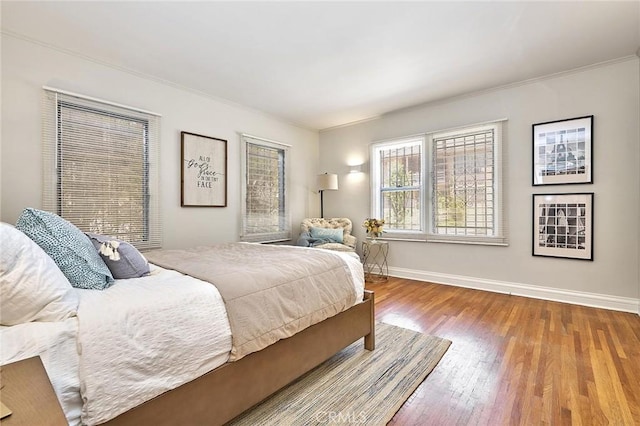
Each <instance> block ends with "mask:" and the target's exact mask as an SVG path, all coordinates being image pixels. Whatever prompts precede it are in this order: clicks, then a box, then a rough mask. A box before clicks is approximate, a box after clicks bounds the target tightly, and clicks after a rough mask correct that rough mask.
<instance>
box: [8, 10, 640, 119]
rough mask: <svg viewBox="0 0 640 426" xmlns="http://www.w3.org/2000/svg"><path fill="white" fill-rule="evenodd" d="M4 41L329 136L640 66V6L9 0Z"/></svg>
mask: <svg viewBox="0 0 640 426" xmlns="http://www.w3.org/2000/svg"><path fill="white" fill-rule="evenodd" d="M1 7H2V31H3V33H5V34H9V35H14V36H19V37H22V38H27V39H33V40H36V41H38V42H41V43H44V44H47V45H49V46H53V47H57V48H60V49H64V50H65V51H68V52H73V53H76V54H79V55H82V56H85V57H88V58H91V59H93V60H96V61H100V62H102V63H107V64H110V65H112V66H115V67H117V68H120V69H126V70H129V71H132V72H135V73H136V74H142V75H146V76H148V77H152V78H154V79H160V80H163V81H166V82H170V83H172V84H174V85H178V86H181V87H183V88H188V89H190V90H195V91H198V92H201V93H203V94H205V95H207V96H211V97H214V98H216V99H219V100H225V101H227V102H232V103H235V104H241V105H243V106H247V107H250V108H254V109H257V110H261V111H264V112H266V113H269V114H272V115H274V116H277V117H279V118H281V119H284V120H286V121H288V122H292V123H296V124H298V125H301V126H304V127H307V128H311V129H326V128H330V127H333V126H338V125H342V124H346V123H351V122H355V121H359V120H364V119H368V118H372V117H377V116H380V115H383V114H385V113H388V112H390V111H394V110H398V109H402V108H406V107H410V106H414V105H417V104H422V103H426V102H432V101H436V100H440V99H444V98H448V97H452V96H457V95H461V94H464V93H469V92H475V91H479V90H484V89H488V88H492V87H497V86H501V85H505V84H510V83H514V82H518V81H523V80H528V79H531V78H536V77H540V76H545V75H549V74H553V73H557V72H562V71H566V70H571V69H575V68H579V67H583V66H586V65H591V64H595V63H599V62H604V61H608V60H612V59H617V58H622V57H626V56H630V55H633V54H635V53H636V51H637V50H638V48H639V47H640V2H638V1H627V2H613V1H604V2H580V1H568V2H519V1H511V2H366V1H359V2H160V1H142V2H101V1H92V2H60V1H48V2H30V1H19V2H12V1H2V3H1Z"/></svg>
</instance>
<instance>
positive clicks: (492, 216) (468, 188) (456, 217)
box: [428, 123, 506, 244]
mask: <svg viewBox="0 0 640 426" xmlns="http://www.w3.org/2000/svg"><path fill="white" fill-rule="evenodd" d="M428 140H429V143H430V146H431V150H430V152H431V159H430V165H431V169H432V180H431V185H430V188H429V189H430V213H431V214H430V222H431V223H430V229H429V236H428V239H429V240H430V241H448V242H465V243H482V244H505V243H506V238H505V236H504V231H503V227H502V222H503V214H502V197H501V194H502V191H501V159H500V152H501V125H500V123H497V124H496V123H492V124H489V125H482V126H477V127H466V128H462V129H457V130H454V131H450V132H440V133H434V134H432V135H429V138H428Z"/></svg>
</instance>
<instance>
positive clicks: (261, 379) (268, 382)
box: [105, 290, 375, 425]
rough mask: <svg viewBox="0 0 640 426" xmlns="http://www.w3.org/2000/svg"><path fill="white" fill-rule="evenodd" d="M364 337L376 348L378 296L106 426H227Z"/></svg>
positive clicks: (368, 345) (369, 293) (368, 294)
mask: <svg viewBox="0 0 640 426" xmlns="http://www.w3.org/2000/svg"><path fill="white" fill-rule="evenodd" d="M362 337H364V347H365V348H366V349H368V350H373V349H374V347H375V315H374V294H373V292H372V291H368V290H365V295H364V301H363V302H362V303H359V304H357V305H355V306H353V307H351V308H349V309H348V310H346V311H344V312H341V313H339V314H338V315H336V316H333V317H331V318H327V319H326V320H324V321H322V322H321V323H318V324H315V325H313V326H311V327H309V328H307V329H305V330H303V331H301V332H300V333H298V334H296V335H294V336H291V337H289V338H287V339H283V340H280V341H278V342H276V343H274V344H273V345H271V346H269V347H267V348H264V349H263V350H261V351H259V352H255V353H252V354H250V355H247V356H246V357H244V358H242V359H240V360H238V361H236V362H231V363H227V364H224V365H222V366H220V367H218V368H216V369H215V370H213V371H210V372H209V373H207V374H205V375H203V376H201V377H199V378H197V379H195V380H193V381H191V382H189V383H185V384H184V385H182V386H180V387H178V388H176V389H173V390H171V391H168V392H166V393H164V394H162V395H160V396H158V397H156V398H154V399H152V400H150V401H147V402H145V403H143V404H141V405H139V406H137V407H135V408H133V409H131V410H129V411H127V412H125V413H123V414H121V415H119V416H118V417H116V418H114V419H112V420H110V421H108V422H107V423H105V424H107V425H143V424H152V425H176V424H181V425H202V424H206V425H222V424H224V423H226V422H228V421H229V420H231V419H233V418H234V417H236V416H237V415H239V414H240V413H242V412H243V411H245V410H247V409H249V408H251V407H252V406H253V405H255V404H257V403H259V402H260V401H262V400H263V399H265V398H266V397H268V396H269V395H271V394H273V393H274V392H276V391H277V390H279V389H281V388H283V387H284V386H286V385H287V384H289V383H291V382H292V381H294V380H295V379H297V378H298V377H300V376H302V375H303V374H304V373H306V372H308V371H310V370H311V369H313V368H314V367H316V366H318V365H320V364H321V363H322V362H324V361H326V360H327V359H329V358H330V357H331V356H332V355H334V354H336V353H337V352H339V351H340V350H342V349H343V348H345V347H347V346H349V345H350V344H351V343H353V342H355V341H356V340H358V339H360V338H362Z"/></svg>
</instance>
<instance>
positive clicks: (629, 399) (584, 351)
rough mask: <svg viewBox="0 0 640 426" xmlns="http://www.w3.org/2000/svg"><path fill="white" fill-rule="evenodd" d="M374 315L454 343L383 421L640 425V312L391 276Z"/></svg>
mask: <svg viewBox="0 0 640 426" xmlns="http://www.w3.org/2000/svg"><path fill="white" fill-rule="evenodd" d="M367 288H368V289H371V290H374V291H375V293H376V295H375V297H376V319H377V320H378V321H382V322H385V323H388V324H394V325H398V326H401V327H405V328H409V329H413V330H416V331H420V332H423V333H427V334H434V335H437V336H440V337H444V338H446V339H449V340H451V341H452V342H453V343H452V345H451V347H450V348H449V350H448V352H447V353H446V354H445V356H444V357H443V359H442V360H441V361H440V363H439V364H438V366H437V367H436V368H435V370H434V371H433V372H432V373H431V374H430V375H429V376H428V377H427V379H426V380H425V381H424V382H423V383H422V384H421V385H420V387H419V388H418V389H417V390H416V391H415V392H414V394H413V395H412V396H411V398H409V400H408V401H407V402H406V403H405V404H404V405H403V406H402V408H401V409H400V410H399V411H398V413H397V414H396V415H395V417H394V418H393V420H392V421H391V422H390V423H389V424H390V425H421V426H422V425H437V426H444V425H505V424H513V425H616V426H617V425H625V426H626V425H640V317H639V316H638V315H637V314H630V313H623V312H615V311H609V310H604V309H596V308H588V307H583V306H577V305H569V304H564V303H557V302H549V301H543V300H536V299H528V298H524V297H518V296H509V295H503V294H497V293H489V292H484V291H478V290H470V289H464V288H458V287H451V286H444V285H437V284H430V283H424V282H418V281H411V280H404V279H399V278H391V279H389V281H388V282H385V283H377V284H367Z"/></svg>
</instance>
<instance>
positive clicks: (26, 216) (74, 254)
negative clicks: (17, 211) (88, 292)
mask: <svg viewBox="0 0 640 426" xmlns="http://www.w3.org/2000/svg"><path fill="white" fill-rule="evenodd" d="M16 228H17V229H19V230H20V231H22V232H24V233H25V234H26V235H27V236H28V237H29V238H31V239H32V240H33V241H35V243H36V244H38V245H39V246H40V247H41V248H42V249H43V250H44V251H45V252H46V253H47V254H48V255H49V256H50V257H51V258H52V259H53V261H54V262H56V264H57V265H58V268H60V270H61V271H62V273H63V274H64V275H65V276H66V277H67V279H68V280H69V282H70V283H71V285H72V286H74V287H76V288H84V289H93V290H104V289H105V288H107V287H109V286H110V285H111V284H113V277H112V276H111V272H109V268H107V265H105V264H104V262H103V261H102V259H101V258H100V256H98V254H97V253H96V251H95V250H94V248H93V246H92V245H91V242H90V241H89V239H88V238H87V237H86V235H84V233H83V232H82V231H81V230H79V229H78V228H77V227H76V226H75V225H73V224H72V223H70V222H68V221H66V220H64V219H63V218H61V217H60V216H58V215H56V214H53V213H49V212H46V211H42V210H37V209H32V208H27V209H25V210H24V211H23V212H22V214H21V215H20V217H19V218H18V221H17V222H16Z"/></svg>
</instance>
